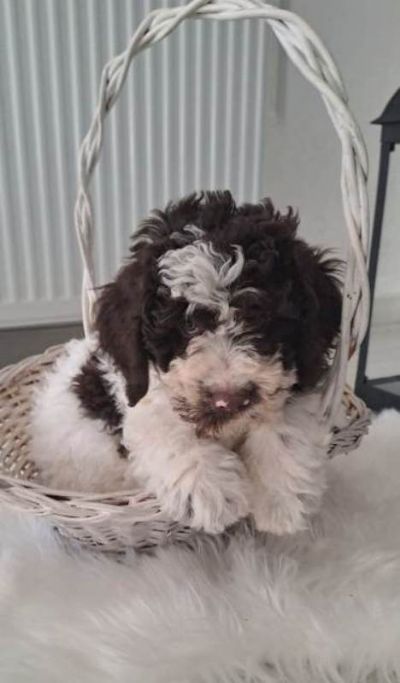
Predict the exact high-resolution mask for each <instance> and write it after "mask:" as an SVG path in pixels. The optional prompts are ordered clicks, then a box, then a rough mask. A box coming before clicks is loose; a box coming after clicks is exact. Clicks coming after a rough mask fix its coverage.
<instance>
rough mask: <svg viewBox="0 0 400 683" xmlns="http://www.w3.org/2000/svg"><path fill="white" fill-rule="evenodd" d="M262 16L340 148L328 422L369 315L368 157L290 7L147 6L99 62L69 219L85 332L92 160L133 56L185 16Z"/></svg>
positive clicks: (89, 300)
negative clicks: (340, 226) (337, 296)
mask: <svg viewBox="0 0 400 683" xmlns="http://www.w3.org/2000/svg"><path fill="white" fill-rule="evenodd" d="M188 17H192V18H201V19H214V20H219V21H224V20H233V19H235V20H239V19H251V18H255V19H263V20H265V21H266V22H267V23H268V24H269V25H270V27H271V28H272V30H273V32H274V33H275V35H276V37H277V39H278V40H279V42H280V44H281V45H282V47H283V49H284V50H285V52H286V54H287V55H288V57H289V59H290V60H291V61H292V62H293V64H294V65H295V66H296V67H297V68H298V70H299V71H300V72H301V73H302V74H303V76H304V77H305V78H306V80H308V81H309V82H310V83H311V84H312V85H313V86H314V87H315V88H316V90H318V92H319V93H320V95H321V97H322V99H323V101H324V103H325V106H326V109H327V111H328V114H329V117H330V119H331V121H332V124H333V126H334V128H335V130H336V133H337V135H338V138H339V141H340V144H341V149H342V163H341V191H342V203H343V211H344V218H345V224H346V227H347V232H348V254H347V256H348V258H347V271H346V278H345V283H344V291H343V309H342V323H341V338H340V343H339V346H338V349H337V351H336V355H335V358H334V361H333V363H332V367H331V370H330V373H329V376H328V380H327V383H326V386H325V390H324V400H323V402H322V407H321V409H322V412H323V414H324V417H325V418H326V419H328V420H329V421H330V422H332V421H333V420H334V417H335V415H336V413H337V411H338V409H339V406H340V402H341V398H342V394H343V389H344V385H345V382H346V368H347V361H348V353H349V349H350V348H353V349H354V348H358V346H359V345H360V343H361V341H362V339H363V337H364V335H365V332H366V329H367V326H368V316H369V285H368V275H367V253H368V238H369V213H368V198H367V189H366V184H367V173H368V160H367V153H366V149H365V144H364V140H363V137H362V134H361V131H360V129H359V126H358V125H357V123H356V121H355V119H354V117H353V115H352V113H351V111H350V109H349V107H348V104H347V102H348V100H347V94H346V90H345V87H344V84H343V82H342V79H341V76H340V74H339V71H338V69H337V67H336V65H335V63H334V61H333V59H332V57H331V56H330V54H329V52H328V51H327V49H326V48H325V46H324V45H323V43H322V41H321V40H320V38H319V37H318V36H317V35H316V33H315V32H314V31H313V30H312V29H311V28H310V26H309V25H308V24H307V23H306V22H305V21H303V19H301V18H300V17H298V16H297V15H296V14H294V13H292V12H289V11H287V10H282V9H279V8H276V7H274V6H272V5H269V4H265V3H264V2H263V0H191V2H189V3H188V4H187V5H185V6H183V7H171V8H166V9H158V10H154V11H152V12H151V13H150V14H149V15H148V16H147V17H145V19H143V21H142V22H141V24H140V25H139V27H138V28H137V30H136V31H135V33H134V35H133V37H132V38H131V40H130V42H129V44H128V46H127V48H126V50H125V51H124V52H122V53H121V54H120V55H118V56H116V57H114V58H113V59H111V60H110V61H109V62H108V63H107V64H106V66H105V67H104V69H103V72H102V75H101V82H100V90H99V98H98V103H97V108H96V112H95V114H94V117H93V120H92V123H91V125H90V128H89V131H88V133H87V135H86V137H85V138H84V140H83V142H82V145H81V149H80V155H79V186H78V196H77V200H76V205H75V227H76V232H77V237H78V242H79V249H80V254H81V258H82V262H83V281H82V315H83V324H84V329H85V335H86V336H88V335H90V334H91V333H92V332H93V323H94V306H95V303H96V296H95V289H94V288H95V284H96V282H95V271H94V261H93V248H92V247H93V228H94V217H93V208H92V204H91V199H90V194H89V187H90V181H91V177H92V175H93V171H94V169H95V167H96V164H97V162H98V160H99V156H100V152H101V148H102V144H103V134H104V121H105V118H106V116H107V114H108V113H109V112H110V110H111V109H112V107H113V106H114V104H115V102H116V100H117V98H118V95H119V93H120V91H121V89H122V87H123V84H124V81H125V78H126V76H127V72H128V69H129V66H130V64H131V62H132V60H133V58H134V57H135V56H136V55H137V54H138V53H139V52H141V51H142V50H144V49H146V48H148V47H150V46H151V45H154V44H155V43H157V42H159V41H160V40H162V39H163V38H165V37H166V36H167V35H168V34H169V33H171V32H172V31H173V30H174V29H175V28H177V26H179V24H180V23H181V22H182V21H184V19H187V18H188Z"/></svg>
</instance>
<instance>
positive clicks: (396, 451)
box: [0, 412, 400, 683]
mask: <svg viewBox="0 0 400 683" xmlns="http://www.w3.org/2000/svg"><path fill="white" fill-rule="evenodd" d="M395 674H397V675H398V676H399V679H400V416H399V415H398V414H396V413H394V412H387V413H385V414H383V415H382V416H381V417H380V418H379V419H378V420H377V421H376V422H375V424H374V426H373V428H372V430H371V434H370V436H369V437H368V438H366V439H365V440H364V442H363V445H362V447H361V448H360V449H359V451H358V452H357V453H353V454H352V455H350V456H347V457H341V458H336V459H335V460H334V462H333V464H332V468H331V488H330V493H329V496H328V499H327V501H326V505H325V508H324V512H323V514H322V516H321V519H320V521H319V523H318V528H317V529H316V530H315V533H314V538H311V535H302V536H300V537H297V538H294V539H291V540H290V541H286V542H283V541H277V540H273V539H272V538H269V539H264V540H263V541H261V540H260V539H259V540H258V541H255V540H254V539H253V538H251V537H247V538H243V537H241V538H237V539H235V540H232V541H231V543H230V544H229V545H228V546H227V547H225V548H224V547H223V546H222V544H221V545H217V544H212V543H210V544H208V545H205V546H203V547H202V548H199V550H198V551H197V552H193V551H189V550H185V549H183V548H177V547H174V548H170V549H164V550H160V551H158V552H157V554H156V555H154V556H145V555H138V556H136V555H135V554H133V553H132V554H131V555H130V556H129V557H127V558H126V559H124V561H123V562H119V563H118V562H115V561H113V560H111V559H106V558H96V557H94V556H93V555H90V554H88V553H83V552H81V553H80V552H79V551H78V550H72V549H70V550H69V551H66V550H65V549H64V548H63V546H62V545H61V544H59V542H58V540H57V537H56V536H54V535H53V533H52V531H51V529H50V528H49V526H48V525H47V524H46V522H45V521H38V520H35V521H29V520H27V519H26V518H18V517H17V516H15V514H11V513H7V512H5V511H2V526H1V530H0V681H1V683H28V682H29V683H36V682H37V683H39V682H40V683H47V682H48V683H67V682H68V683H70V682H71V683H103V682H104V683H105V682H106V681H107V683H110V681H112V682H114V681H115V682H118V683H136V682H137V683H139V682H140V683H156V682H157V683H160V682H163V683H166V682H168V683H189V682H190V683H205V682H207V683H211V682H213V683H217V682H222V681H223V682H224V683H228V681H229V683H239V682H240V683H243V682H247V683H250V681H251V682H252V683H256V682H257V683H261V682H262V683H267V682H271V681H274V682H275V681H280V682H283V681H285V682H288V681H290V682H291V683H294V682H295V683H314V682H315V683H317V682H318V683H321V681H329V683H339V682H340V681H346V683H348V682H351V683H353V682H355V681H357V682H359V681H366V680H367V677H368V676H370V675H371V676H376V680H378V681H394V680H395Z"/></svg>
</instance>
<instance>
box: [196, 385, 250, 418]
mask: <svg viewBox="0 0 400 683" xmlns="http://www.w3.org/2000/svg"><path fill="white" fill-rule="evenodd" d="M202 399H203V400H202V405H203V406H204V408H205V409H206V411H207V413H208V414H210V413H211V414H214V415H215V417H216V418H218V419H221V420H224V419H229V418H231V417H234V416H236V415H238V414H239V413H242V412H244V411H245V410H248V409H249V408H251V407H252V406H254V405H255V404H256V403H257V402H258V401H259V395H258V391H257V387H256V385H255V384H253V382H249V383H248V384H246V386H244V387H240V388H232V389H225V388H224V389H222V388H213V389H206V390H205V391H204V395H203V397H202Z"/></svg>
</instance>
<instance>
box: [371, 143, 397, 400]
mask: <svg viewBox="0 0 400 683" xmlns="http://www.w3.org/2000/svg"><path fill="white" fill-rule="evenodd" d="M367 377H368V379H370V380H379V379H382V380H383V383H382V385H381V386H382V388H384V389H385V391H388V392H390V393H395V394H398V395H400V145H398V146H397V148H395V150H394V151H393V152H392V153H391V155H390V168H389V178H388V184H387V192H386V201H385V210H384V218H383V225H382V237H381V245H380V250H379V260H378V273H377V282H376V289H375V296H374V302H373V315H372V325H371V336H370V343H369V349H368V358H367ZM392 378H398V381H397V380H396V379H392Z"/></svg>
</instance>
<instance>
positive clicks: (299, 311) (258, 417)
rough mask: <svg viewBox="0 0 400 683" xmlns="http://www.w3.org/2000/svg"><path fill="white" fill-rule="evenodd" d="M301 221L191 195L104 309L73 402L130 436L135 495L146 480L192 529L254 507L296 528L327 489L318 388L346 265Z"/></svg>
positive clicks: (119, 281)
mask: <svg viewBox="0 0 400 683" xmlns="http://www.w3.org/2000/svg"><path fill="white" fill-rule="evenodd" d="M297 222H298V221H297V217H296V216H295V215H293V213H292V212H291V211H289V212H288V213H287V214H286V215H280V214H279V213H278V212H276V211H275V210H274V209H273V206H272V204H271V203H270V202H269V201H268V200H265V201H263V202H261V203H259V204H256V205H250V204H245V205H243V206H236V204H235V203H234V201H233V199H232V196H231V195H230V193H229V192H221V193H219V192H214V193H212V192H210V193H206V194H201V195H192V196H190V197H188V198H186V199H184V200H182V201H180V202H178V203H176V204H170V205H168V207H167V208H166V210H165V211H164V212H161V211H157V212H154V214H153V215H152V216H151V217H150V218H149V219H148V220H147V221H146V222H144V223H143V224H142V226H141V227H140V229H139V231H138V233H136V236H135V239H134V242H133V246H132V257H131V259H130V262H129V263H128V264H127V265H125V266H124V267H123V268H122V270H121V271H120V273H119V274H118V276H117V278H116V280H115V281H114V282H113V283H111V284H110V285H108V286H107V287H106V288H105V289H104V290H103V292H102V294H101V296H100V299H99V304H98V311H97V329H98V342H93V346H92V348H93V349H94V350H93V352H92V351H91V352H90V353H89V354H88V357H87V359H86V362H85V363H84V365H83V367H82V368H81V369H80V372H79V373H77V375H76V376H75V377H74V378H73V382H72V386H73V391H74V393H75V396H76V398H77V400H79V402H80V404H81V406H82V408H83V410H84V411H86V417H87V418H89V417H91V418H95V419H96V420H99V419H100V418H103V419H105V420H106V421H107V422H108V424H109V427H110V429H111V428H112V429H114V430H115V429H116V428H121V429H122V430H123V440H124V444H125V447H126V448H127V451H128V454H129V457H128V461H127V464H126V470H125V472H124V485H125V486H128V485H130V484H131V483H132V481H134V480H139V481H140V483H141V485H142V486H144V487H145V488H146V489H147V490H149V491H151V492H152V493H154V494H156V495H157V497H158V498H159V500H160V504H161V505H162V507H163V508H164V509H165V511H166V512H167V513H168V514H169V515H171V516H172V517H173V518H174V519H177V520H179V521H181V522H183V523H187V524H191V525H193V526H194V527H196V528H203V529H206V530H207V531H211V532H216V531H220V530H222V529H223V528H224V527H225V526H227V525H229V524H231V523H233V522H234V521H236V520H237V519H238V518H240V517H242V516H245V515H247V514H248V513H249V512H251V513H252V514H253V515H254V518H255V521H256V524H257V526H258V527H259V528H260V529H263V530H270V531H273V532H276V533H285V532H293V531H296V530H298V529H301V528H304V526H305V524H306V522H307V517H308V515H309V513H310V512H311V511H312V510H314V509H315V507H316V505H317V504H318V502H319V499H320V497H321V494H322V491H323V479H324V477H323V469H324V468H323V463H324V459H325V455H324V454H325V446H326V438H327V437H326V434H325V433H324V430H323V428H322V427H321V426H320V425H319V424H318V421H317V419H316V402H317V401H318V393H317V392H316V389H317V388H318V385H319V383H320V381H321V380H322V378H323V376H324V374H325V372H326V369H327V365H328V362H329V357H330V354H331V352H332V349H333V347H334V344H335V342H336V340H337V336H338V332H339V325H340V310H341V296H340V291H339V286H338V281H337V277H336V270H337V263H336V262H334V261H332V260H327V259H326V257H325V254H324V253H323V252H320V251H318V250H316V249H312V248H311V247H309V246H307V245H306V244H305V242H303V241H302V240H300V239H298V238H297V236H296V230H297ZM116 387H117V388H116ZM99 467H100V464H99Z"/></svg>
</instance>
